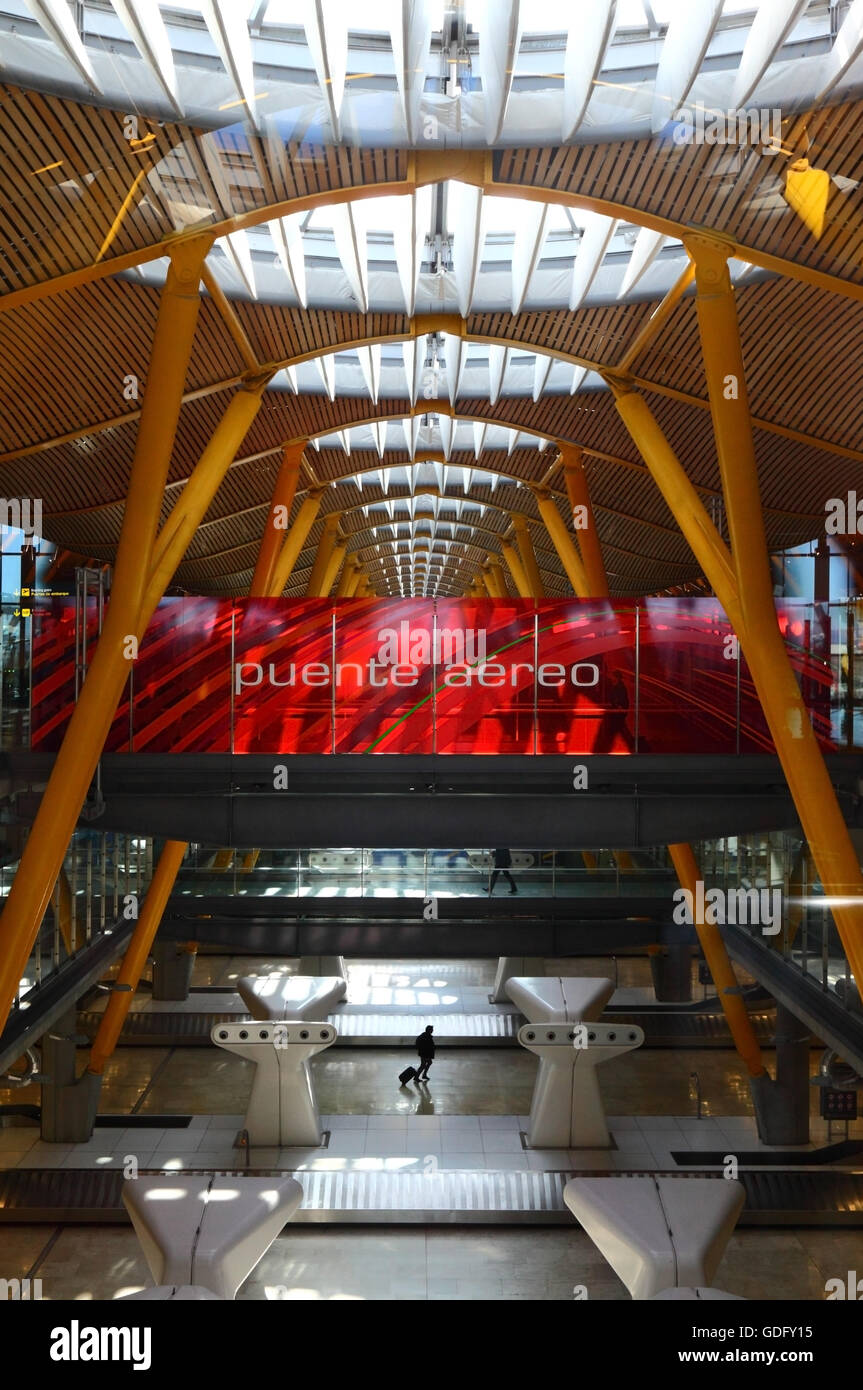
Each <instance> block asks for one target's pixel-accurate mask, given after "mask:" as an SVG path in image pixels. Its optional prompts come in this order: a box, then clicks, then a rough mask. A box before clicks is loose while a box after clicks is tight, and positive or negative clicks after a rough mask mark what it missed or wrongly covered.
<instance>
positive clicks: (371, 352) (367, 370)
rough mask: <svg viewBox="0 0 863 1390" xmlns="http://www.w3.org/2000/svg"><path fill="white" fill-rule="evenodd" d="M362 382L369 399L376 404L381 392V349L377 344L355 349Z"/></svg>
mask: <svg viewBox="0 0 863 1390" xmlns="http://www.w3.org/2000/svg"><path fill="white" fill-rule="evenodd" d="M357 351H358V354H359V359H360V367H361V368H362V373H363V380H364V381H365V384H366V390H367V391H368V393H369V395H370V397H371V399H372V400H373V401H374V402H375V403H377V399H378V396H379V395H380V390H381V348H380V344H379V343H372V344H371V345H370V346H369V347H361V348H358V349H357Z"/></svg>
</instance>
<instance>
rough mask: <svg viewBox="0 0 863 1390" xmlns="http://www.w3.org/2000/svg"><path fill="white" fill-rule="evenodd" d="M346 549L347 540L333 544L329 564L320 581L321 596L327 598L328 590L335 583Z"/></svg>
mask: <svg viewBox="0 0 863 1390" xmlns="http://www.w3.org/2000/svg"><path fill="white" fill-rule="evenodd" d="M347 551H348V543H347V541H337V542H336V544H335V545H334V546H333V553H332V555H331V556H330V560H329V564H328V565H327V572H326V574H325V575H324V578H323V581H322V583H321V597H322V598H327V596H328V595H329V593H330V590H331V589H332V587H333V585H334V584H335V582H336V578H337V577H338V573H339V570H340V569H341V567H342V561H343V560H344V558H345V555H346V554H347Z"/></svg>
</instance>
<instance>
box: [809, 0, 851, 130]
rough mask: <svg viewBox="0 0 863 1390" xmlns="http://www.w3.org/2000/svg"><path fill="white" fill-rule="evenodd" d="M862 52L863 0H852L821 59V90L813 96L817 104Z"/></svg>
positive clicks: (816, 104)
mask: <svg viewBox="0 0 863 1390" xmlns="http://www.w3.org/2000/svg"><path fill="white" fill-rule="evenodd" d="M861 53H863V0H854V3H853V4H852V6H851V8H850V10H849V11H848V13H847V14H846V16H845V18H844V19H843V21H842V24H841V27H840V29H839V33H838V34H837V35H836V38H835V39H834V41H833V47H832V49H831V50H830V53H829V54H828V56H827V57H826V58H825V59H823V66H822V68H821V70H820V74H819V85H820V88H821V90H820V91H819V93H818V95H817V97H816V98H815V101H814V103H813V104H814V105H815V106H818V105H820V103H821V102H822V101H823V100H824V98H825V97H826V96H827V94H828V92H830V91H831V90H832V89H833V87H835V86H836V83H837V82H840V81H841V80H842V78H843V77H844V76H845V73H846V72H847V71H848V69H849V68H850V66H851V64H852V63H853V62H855V61H856V60H857V58H859V57H860V54H861Z"/></svg>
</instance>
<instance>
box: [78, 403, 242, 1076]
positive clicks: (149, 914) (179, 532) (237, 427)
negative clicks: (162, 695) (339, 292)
mask: <svg viewBox="0 0 863 1390" xmlns="http://www.w3.org/2000/svg"><path fill="white" fill-rule="evenodd" d="M268 380H269V377H268V376H263V377H260V378H258V380H257V381H256V382H254V383H252V384H250V385H249V386H247V387H246V388H244V389H243V390H242V391H238V392H237V394H236V395H235V396H234V397H233V398H232V399H231V401H230V403H229V404H228V406H227V408H226V409H225V412H224V414H223V416H222V418H221V420H220V421H219V424H218V425H217V426H216V429H215V430H214V431H213V436H212V438H211V440H210V442H209V444H208V445H207V447H206V449H205V450H204V452H203V454H202V455H201V457H200V459H199V460H198V462H197V464H196V465H195V468H194V470H193V472H192V476H191V477H190V479H189V481H188V483H187V484H186V486H185V488H184V489H183V492H182V493H181V495H180V497H179V498H178V499H177V502H176V504H175V506H174V509H173V510H172V512H171V514H170V516H169V517H168V520H167V521H166V522H165V525H164V526H163V528H162V530H161V532H160V533H159V538H158V540H157V542H156V545H155V546H154V551H153V571H152V573H151V575H150V579H149V582H148V584H147V591H146V594H145V596H144V605H143V609H142V612H141V615H140V620H139V627H138V636H139V638H142V637H143V635H144V632H145V631H146V628H147V625H148V623H149V621H150V618H151V617H152V614H153V610H154V609H155V607H156V605H157V604H158V602H159V600H160V598H161V596H162V594H163V593H164V590H165V586H166V584H167V582H168V580H169V579H170V577H171V575H172V574H173V572H174V570H175V569H176V567H177V565H178V564H179V562H180V560H181V559H182V557H183V555H184V554H185V552H186V549H187V547H188V544H189V541H190V540H191V538H192V536H193V535H194V533H195V531H196V529H197V527H198V524H199V522H200V521H201V519H202V517H203V516H204V513H205V512H206V510H207V508H208V507H209V505H210V502H211V501H212V499H213V497H214V496H215V493H216V491H217V489H218V487H219V484H220V482H221V480H222V478H223V477H224V476H225V473H226V472H227V470H228V468H229V467H230V464H231V461H232V459H233V458H234V456H235V455H236V453H237V450H238V449H239V447H240V445H241V443H242V442H243V439H244V438H245V436H246V434H247V433H248V430H249V427H250V426H251V424H252V421H253V420H254V418H255V416H256V414H257V412H258V410H259V409H260V405H261V397H262V394H263V391H264V387H265V386H266V383H267V381H268ZM187 848H188V846H187V845H186V843H185V842H183V843H181V842H180V841H178V840H171V841H167V842H166V844H165V847H164V849H163V851H162V854H161V856H160V858H159V863H158V865H157V867H156V872H155V874H154V875H153V883H152V884H151V887H150V889H149V890H148V893H147V898H146V900H145V904H144V914H145V916H146V920H145V921H143V925H142V920H143V918H142V919H139V921H138V924H137V926H136V928H135V931H134V932H133V933H132V937H131V939H130V941H129V944H128V946H127V947H126V953H125V955H124V957H123V963H122V965H121V967H120V975H119V977H118V978H119V979H120V980H122V981H123V982H124V983H132V991H131V992H126V991H124V992H123V993H121V994H116V995H112V997H111V999H110V1001H109V1009H110V1018H109V1017H108V1014H107V1013H106V1016H105V1018H103V1020H102V1023H101V1024H100V1026H99V1031H98V1033H97V1035H96V1039H95V1041H94V1045H93V1051H91V1054H90V1063H89V1065H88V1071H91V1072H95V1073H96V1074H101V1072H102V1070H103V1069H104V1065H105V1062H106V1060H107V1059H108V1057H110V1056H111V1054H112V1052H113V1051H114V1048H115V1046H116V1044H117V1039H118V1038H119V1036H120V1033H121V1031H122V1028H123V1024H124V1022H125V1020H126V1015H127V1014H128V1012H129V1008H130V1007H131V1003H132V998H133V994H134V990H135V988H136V987H137V984H138V981H139V979H140V977H141V971H142V970H143V968H144V962H145V961H146V958H147V954H148V953H149V949H150V946H151V945H152V943H153V940H154V938H155V935H156V932H157V931H158V928H159V923H160V921H161V919H162V913H163V911H164V907H165V903H166V902H167V900H168V898H169V896H170V894H171V891H172V889H173V886H174V881H175V879H176V876H177V872H178V870H179V868H180V864H181V863H182V859H183V855H184V854H185V852H186V849H187ZM233 858H234V851H233V850H232V849H227V850H226V849H223V850H220V851H219V853H218V854H217V855H216V858H215V861H214V866H213V867H214V868H216V869H222V870H224V869H228V868H230V866H231V863H232V861H233ZM157 878H158V892H157V893H156V894H155V895H153V885H155V883H156V880H157ZM139 932H140V933H141V935H139ZM142 943H143V951H144V954H143V959H141V950H142ZM195 949H197V948H195ZM127 977H128V978H127ZM103 1029H104V1032H103ZM94 1057H95V1058H96V1062H95V1063H94V1060H93V1059H94Z"/></svg>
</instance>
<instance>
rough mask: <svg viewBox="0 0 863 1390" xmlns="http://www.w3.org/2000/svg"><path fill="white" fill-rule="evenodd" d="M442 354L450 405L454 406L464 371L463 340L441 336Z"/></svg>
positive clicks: (465, 346) (445, 335)
mask: <svg viewBox="0 0 863 1390" xmlns="http://www.w3.org/2000/svg"><path fill="white" fill-rule="evenodd" d="M443 343H444V348H443V354H444V361H445V362H446V376H447V386H448V388H449V398H450V404H451V405H455V402H456V397H457V396H458V393H459V390H460V387H461V378H462V373H463V371H464V363H465V356H466V352H467V344H466V343H465V340H464V338H458V337H456V335H455V334H454V333H444V334H443Z"/></svg>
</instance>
